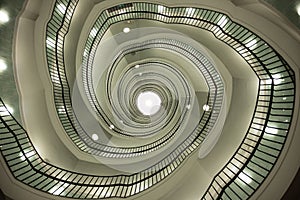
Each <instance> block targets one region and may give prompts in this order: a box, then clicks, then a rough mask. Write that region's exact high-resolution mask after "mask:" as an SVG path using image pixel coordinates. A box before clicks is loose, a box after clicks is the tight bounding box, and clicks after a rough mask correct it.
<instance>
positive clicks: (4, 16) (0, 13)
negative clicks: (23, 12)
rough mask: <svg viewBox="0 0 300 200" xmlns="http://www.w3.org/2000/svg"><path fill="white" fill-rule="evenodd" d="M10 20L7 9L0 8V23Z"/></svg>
mask: <svg viewBox="0 0 300 200" xmlns="http://www.w3.org/2000/svg"><path fill="white" fill-rule="evenodd" d="M8 21H9V16H8V12H7V11H6V10H3V9H1V10H0V24H4V23H7V22H8Z"/></svg>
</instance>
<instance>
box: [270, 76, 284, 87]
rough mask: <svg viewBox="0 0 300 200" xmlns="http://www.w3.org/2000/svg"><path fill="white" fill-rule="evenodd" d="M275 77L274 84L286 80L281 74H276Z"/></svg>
mask: <svg viewBox="0 0 300 200" xmlns="http://www.w3.org/2000/svg"><path fill="white" fill-rule="evenodd" d="M272 77H273V79H274V84H275V85H277V84H280V83H281V82H282V81H284V79H281V75H280V74H275V75H272Z"/></svg>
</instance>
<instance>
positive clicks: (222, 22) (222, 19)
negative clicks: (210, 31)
mask: <svg viewBox="0 0 300 200" xmlns="http://www.w3.org/2000/svg"><path fill="white" fill-rule="evenodd" d="M227 22H228V19H227V17H225V16H223V17H222V18H221V19H220V21H219V22H218V23H217V24H218V25H219V26H220V27H221V28H223V27H224V26H225V25H226V23H227Z"/></svg>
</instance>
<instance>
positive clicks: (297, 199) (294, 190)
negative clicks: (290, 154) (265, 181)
mask: <svg viewBox="0 0 300 200" xmlns="http://www.w3.org/2000/svg"><path fill="white" fill-rule="evenodd" d="M299 187H300V173H299V169H298V172H297V175H296V176H295V178H294V180H293V182H292V183H291V185H290V186H289V188H288V190H287V191H286V193H285V194H284V195H283V197H282V200H290V199H294V200H300V190H299Z"/></svg>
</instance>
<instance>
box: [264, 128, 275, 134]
mask: <svg viewBox="0 0 300 200" xmlns="http://www.w3.org/2000/svg"><path fill="white" fill-rule="evenodd" d="M265 131H266V132H267V133H271V134H277V133H278V130H277V129H276V128H270V127H267V128H266V130H265Z"/></svg>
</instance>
